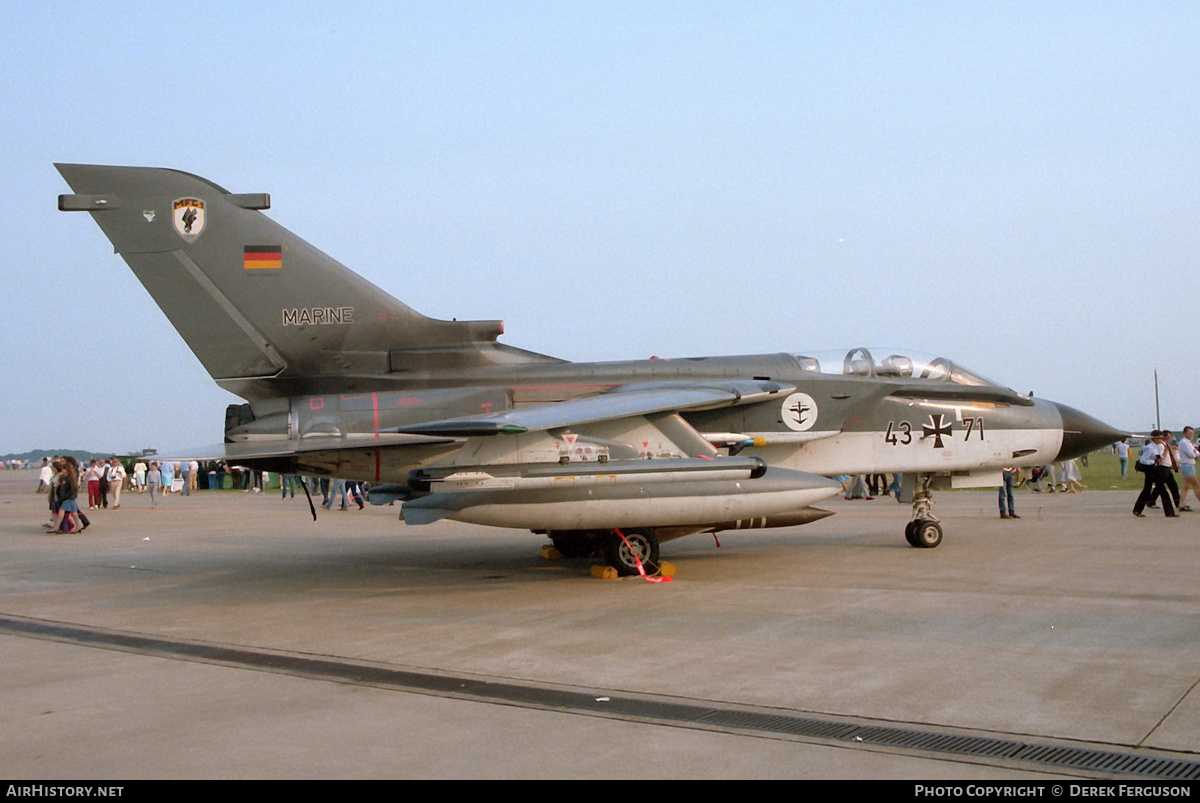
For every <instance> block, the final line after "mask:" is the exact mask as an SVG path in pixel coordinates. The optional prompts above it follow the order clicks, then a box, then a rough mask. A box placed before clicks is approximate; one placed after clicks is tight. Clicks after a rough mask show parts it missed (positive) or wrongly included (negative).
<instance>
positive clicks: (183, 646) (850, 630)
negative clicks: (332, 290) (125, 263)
mask: <svg viewBox="0 0 1200 803" xmlns="http://www.w3.org/2000/svg"><path fill="white" fill-rule="evenodd" d="M35 485H36V478H35V476H34V474H33V473H32V472H8V471H6V472H0V649H2V650H3V655H4V657H5V660H4V665H5V671H4V672H2V673H0V699H2V701H3V707H2V709H0V710H2V713H0V716H2V717H3V718H4V720H5V721H4V730H5V733H6V738H5V740H4V741H3V744H2V745H0V766H3V767H4V768H5V769H6V770H7V772H6V774H7V775H9V776H10V777H15V778H39V779H43V780H49V779H72V778H114V779H121V778H126V779H128V778H186V777H213V778H248V777H255V778H277V777H289V778H290V777H430V778H436V777H488V778H529V777H588V778H591V777H596V778H682V777H712V778H728V777H736V778H768V777H770V778H777V777H778V778H917V779H970V778H980V779H987V778H990V779H996V778H1007V779H1018V778H1063V777H1074V778H1098V777H1100V778H1103V777H1120V778H1130V779H1136V778H1147V777H1149V778H1164V777H1165V778H1192V779H1195V778H1200V756H1198V755H1197V750H1198V748H1200V701H1198V696H1200V692H1198V691H1197V682H1198V681H1200V591H1198V590H1197V587H1196V582H1195V578H1196V577H1197V576H1198V572H1197V570H1198V569H1200V551H1198V549H1197V547H1198V546H1200V540H1198V539H1200V513H1197V514H1192V516H1191V517H1188V516H1187V514H1185V516H1184V517H1182V518H1178V519H1165V518H1164V517H1162V516H1161V515H1158V516H1155V517H1148V518H1146V519H1135V518H1133V517H1132V516H1131V515H1130V513H1129V510H1130V508H1131V506H1132V502H1133V499H1132V498H1130V494H1128V493H1116V492H1101V491H1088V492H1086V493H1084V494H1081V495H1059V494H1056V495H1053V496H1041V495H1033V494H1027V493H1022V494H1021V495H1020V496H1019V497H1018V500H1017V504H1018V512H1019V513H1021V515H1022V517H1023V518H1021V519H1020V520H1018V521H1001V520H999V518H998V517H997V515H996V503H995V495H994V492H958V493H941V494H938V495H936V496H935V500H936V505H935V511H936V512H937V513H938V514H939V515H940V516H941V517H942V519H943V524H944V527H945V530H946V538H945V540H944V542H943V544H942V545H941V546H940V547H938V548H937V549H933V550H918V549H913V548H911V547H909V546H908V545H907V544H906V543H905V541H904V537H903V526H904V524H905V522H906V521H907V519H908V507H907V506H902V505H897V504H895V503H894V502H893V501H891V500H889V499H877V500H875V501H870V502H867V501H856V502H846V501H843V500H840V499H838V500H835V501H833V502H831V503H829V504H828V507H829V508H830V509H833V510H836V511H837V513H838V515H837V516H834V517H831V518H828V519H824V520H822V521H819V522H816V523H814V524H811V525H808V526H806V527H802V528H795V529H783V530H763V531H754V532H738V533H732V532H731V533H724V534H721V535H720V541H721V547H720V548H717V547H716V545H715V543H714V540H713V538H712V537H711V536H693V537H691V538H687V539H684V540H681V541H675V542H671V543H669V544H666V545H664V547H663V556H664V559H666V560H670V561H671V562H673V563H675V564H676V566H677V567H678V570H679V574H678V576H677V578H676V579H675V581H674V582H672V583H669V584H659V585H652V584H649V583H646V582H644V581H641V580H640V579H624V580H620V581H602V580H596V579H593V578H592V577H590V576H589V574H588V571H587V570H588V565H589V564H588V563H587V562H580V561H546V560H544V559H542V558H541V557H540V556H539V555H538V549H539V547H540V545H541V544H542V543H543V539H542V538H540V537H539V536H534V535H531V534H529V533H527V532H525V533H522V532H517V531H506V530H496V529H490V528H484V527H476V526H472V525H459V524H455V523H446V522H442V523H438V524H435V525H430V526H425V527H407V526H405V525H403V524H401V523H400V522H398V521H397V516H398V513H399V508H398V507H390V508H389V507H380V508H370V507H368V509H367V510H365V511H361V512H360V511H357V510H352V511H348V512H337V511H334V512H325V511H323V510H319V511H318V513H319V520H318V521H317V522H315V523H314V522H313V521H312V520H311V517H310V515H309V513H308V506H307V504H306V503H305V502H304V501H303V499H301V498H298V499H295V500H287V501H283V500H280V499H279V498H278V497H277V496H274V495H258V494H242V493H239V492H221V493H216V494H207V493H204V492H200V493H198V494H195V495H193V496H191V497H180V496H171V497H168V498H166V499H164V500H162V501H161V502H160V505H159V507H158V509H157V510H151V509H150V506H149V498H148V497H147V496H139V495H137V494H132V495H131V494H128V493H127V494H125V495H124V497H123V503H124V504H123V505H122V508H121V509H120V510H108V511H97V512H95V513H93V514H91V515H92V521H93V525H92V527H91V528H90V529H89V530H88V531H87V532H86V533H84V534H83V535H74V536H48V535H45V534H43V531H42V529H41V527H40V524H41V522H43V521H44V520H45V519H46V515H45V497H44V496H41V495H37V494H35V493H33V492H32V490H33V488H34V486H35Z"/></svg>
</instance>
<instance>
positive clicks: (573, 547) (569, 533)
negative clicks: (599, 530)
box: [549, 530, 603, 558]
mask: <svg viewBox="0 0 1200 803" xmlns="http://www.w3.org/2000/svg"><path fill="white" fill-rule="evenodd" d="M549 535H550V541H551V543H553V544H554V548H555V549H557V550H558V552H559V554H561V555H562V556H563V557H564V558H590V557H591V556H592V555H595V554H596V553H597V552H599V551H600V547H601V546H602V545H603V541H602V540H601V539H600V538H599V537H597V534H596V532H595V531H594V530H554V531H552V532H551V533H550V534H549Z"/></svg>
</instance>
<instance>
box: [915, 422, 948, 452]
mask: <svg viewBox="0 0 1200 803" xmlns="http://www.w3.org/2000/svg"><path fill="white" fill-rule="evenodd" d="M921 432H922V433H924V437H926V438H928V437H929V436H930V435H932V436H933V448H934V449H942V448H944V444H943V443H942V436H943V435H945V436H946V437H947V438H949V437H950V436H951V435H952V434H953V433H954V425H953V424H951V423H950V422H949V421H947V420H946V416H944V415H942V414H941V413H938V414H937V415H936V416H935V415H933V414H930V416H929V422H928V423H926V424H923V425H922V426H921Z"/></svg>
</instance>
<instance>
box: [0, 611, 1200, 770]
mask: <svg viewBox="0 0 1200 803" xmlns="http://www.w3.org/2000/svg"><path fill="white" fill-rule="evenodd" d="M0 632H5V633H9V634H12V635H17V636H28V637H32V638H45V639H53V640H56V641H68V642H73V643H76V644H81V645H85V646H91V647H101V648H107V649H116V650H122V651H127V652H137V653H143V654H150V655H157V656H161V657H169V658H177V659H181V660H185V661H204V662H208V663H220V664H227V665H231V666H240V667H249V668H253V669H259V670H263V671H268V672H279V673H282V674H289V675H297V676H301V677H308V678H314V679H319V680H332V681H339V682H344V683H358V684H363V685H369V686H376V687H382V688H391V689H396V690H400V691H408V692H417V693H422V694H431V695H436V696H444V697H456V698H461V699H472V700H478V701H480V702H497V703H501V702H502V703H505V704H507V705H514V704H516V705H525V706H528V707H530V708H541V709H548V710H553V711H563V712H566V713H574V714H586V715H591V716H602V717H609V718H621V719H632V720H637V721H640V722H649V723H658V724H663V725H672V726H675V727H695V728H704V729H709V730H722V731H729V732H735V733H741V734H746V735H754V734H761V735H764V736H765V735H781V736H792V737H803V738H811V739H822V740H827V741H833V742H837V743H843V744H844V743H852V744H863V745H873V746H877V747H891V748H898V749H902V750H909V751H914V752H928V753H940V754H943V755H954V756H961V757H966V758H977V759H993V760H1003V761H1007V762H1019V763H1023V764H1033V765H1038V766H1041V767H1054V768H1059V769H1068V770H1082V771H1086V772H1093V773H1102V774H1105V775H1131V776H1138V777H1141V778H1157V779H1162V780H1180V781H1184V780H1188V781H1194V780H1200V763H1197V762H1195V761H1186V760H1181V759H1172V758H1162V757H1158V756H1151V755H1145V754H1139V753H1120V752H1114V751H1109V750H1097V749H1092V748H1086V747H1068V746H1056V745H1040V744H1030V743H1028V742H1024V741H1021V740H1018V739H999V738H995V737H976V736H964V735H960V734H955V733H948V732H938V731H933V730H913V729H909V728H901V727H892V726H887V725H870V726H864V725H859V724H856V723H854V722H851V721H848V720H839V719H837V718H835V717H828V718H824V717H823V718H815V717H807V716H798V715H791V714H785V713H778V712H770V713H767V712H759V711H747V710H741V709H737V708H732V707H721V706H718V705H712V704H705V703H687V702H679V701H674V700H662V699H654V698H649V697H645V698H643V697H636V696H629V695H627V694H626V695H622V694H603V693H597V692H594V691H592V692H584V691H576V690H570V689H562V688H551V687H539V686H531V685H524V684H520V683H512V682H507V681H493V680H484V679H479V678H472V677H459V676H455V675H450V674H439V673H436V672H414V671H411V670H405V669H394V668H389V667H385V666H376V665H370V664H362V663H357V662H355V661H349V660H340V659H335V658H313V657H306V656H297V655H283V654H279V653H272V652H266V651H262V650H251V649H245V648H239V647H225V646H221V645H213V644H203V643H200V642H190V641H178V640H172V639H165V638H158V637H151V636H139V635H135V634H132V633H121V632H116V631H108V630H101V629H98V628H90V627H80V626H78V625H66V624H59V623H55V622H46V621H41V620H36V619H22V618H16V617H3V616H0Z"/></svg>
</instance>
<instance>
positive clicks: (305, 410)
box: [57, 164, 1124, 573]
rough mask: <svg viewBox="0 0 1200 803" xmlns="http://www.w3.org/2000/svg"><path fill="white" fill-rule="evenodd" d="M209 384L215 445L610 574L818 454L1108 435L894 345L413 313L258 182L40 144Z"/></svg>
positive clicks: (1054, 456)
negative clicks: (618, 337) (742, 351)
mask: <svg viewBox="0 0 1200 803" xmlns="http://www.w3.org/2000/svg"><path fill="white" fill-rule="evenodd" d="M57 167H58V170H59V172H60V173H61V174H62V176H63V178H64V179H66V181H67V183H68V184H69V185H70V186H71V189H72V190H73V193H72V194H69V195H61V196H59V200H58V207H59V209H61V210H64V211H85V212H90V213H91V215H92V218H93V219H94V220H95V221H96V223H97V224H98V225H99V226H100V228H101V230H103V232H104V234H105V235H106V236H107V237H108V238H109V240H111V241H112V243H113V246H114V247H115V249H116V253H118V254H120V255H121V256H122V257H123V258H124V259H125V261H126V262H127V263H128V264H129V267H130V268H132V269H133V272H134V274H136V275H137V277H138V279H139V280H140V281H141V282H142V284H143V285H144V286H145V287H146V289H147V290H148V291H149V292H150V295H151V296H153V297H154V300H155V301H156V302H157V303H158V305H159V306H160V307H161V308H162V310H163V312H164V313H166V316H167V318H169V319H170V321H171V323H172V324H173V325H174V326H175V328H176V329H177V330H178V331H179V333H180V334H181V335H182V336H183V338H184V340H186V341H187V344H188V346H189V347H191V349H192V351H193V352H194V353H195V355H196V356H197V357H198V358H199V359H200V362H201V363H202V364H203V365H204V367H205V368H206V369H207V370H208V372H209V374H211V375H212V377H213V378H214V379H215V380H216V382H217V384H218V385H220V386H221V387H223V388H225V389H227V390H229V391H231V392H233V393H235V394H237V395H239V396H241V397H242V398H244V399H246V401H247V403H246V404H241V405H230V406H229V408H228V409H227V410H226V413H225V441H226V443H225V447H224V448H225V452H226V457H227V459H229V460H230V461H231V462H236V463H239V464H241V465H246V466H250V467H256V468H262V469H265V470H274V471H282V472H287V473H296V474H306V475H322V476H334V477H342V478H346V479H358V480H365V481H368V482H370V483H372V493H371V498H372V501H374V502H377V503H381V502H385V501H394V500H402V501H403V505H402V516H403V519H404V521H405V522H406V523H408V524H414V525H415V524H425V523H428V522H433V521H437V520H438V519H443V518H445V519H453V520H456V521H463V522H473V523H476V524H483V525H490V526H495V527H516V528H522V529H530V530H533V531H534V532H536V533H544V534H546V535H548V536H549V538H550V539H551V540H552V541H553V543H554V545H555V546H556V547H557V548H558V549H559V550H560V551H561V552H562V553H563V554H565V555H568V556H583V555H591V554H595V553H603V554H604V555H605V557H606V558H607V560H608V561H609V562H610V563H611V564H612V565H614V566H616V567H617V569H618V570H619V571H621V572H624V573H633V572H634V571H636V570H637V567H638V563H639V561H640V562H641V563H643V564H649V565H650V566H651V567H653V566H654V565H655V564H657V562H658V560H659V544H660V542H662V541H667V540H670V539H674V538H679V537H682V536H685V535H689V534H693V533H701V532H716V531H719V530H727V529H746V528H760V527H787V526H795V525H799V524H805V523H808V522H810V521H814V520H816V519H819V518H822V517H824V516H826V515H830V514H829V513H828V512H827V511H823V510H819V509H816V508H814V507H812V505H814V504H815V503H817V502H820V501H821V500H823V499H826V498H828V497H830V496H832V495H833V494H835V493H838V492H839V491H840V490H841V486H840V484H839V483H837V482H835V481H834V480H832V479H829V478H828V477H829V476H830V475H835V474H860V473H883V472H889V473H891V472H895V473H900V474H902V475H903V482H902V489H903V498H904V499H905V501H908V500H909V499H911V502H912V520H911V521H910V522H909V523H908V525H907V527H906V528H905V536H906V538H907V540H908V542H909V543H910V544H912V545H913V546H915V547H935V546H937V545H938V544H939V543H940V542H941V539H942V528H941V525H940V523H939V520H938V518H937V516H936V515H934V513H933V511H932V508H931V505H932V499H931V495H930V493H931V490H932V489H933V488H934V487H935V485H941V484H942V483H944V482H946V481H947V480H948V484H949V485H950V486H952V487H985V486H993V487H994V486H997V485H999V484H1001V470H1002V469H1003V468H1005V467H1008V466H1031V465H1041V464H1045V463H1050V462H1052V461H1058V460H1064V459H1068V458H1071V457H1075V456H1079V455H1083V454H1086V453H1088V452H1090V451H1092V450H1094V449H1096V448H1099V447H1101V446H1103V445H1106V444H1108V443H1111V442H1113V441H1115V440H1117V439H1119V438H1120V437H1122V436H1123V435H1124V433H1122V432H1119V431H1117V430H1115V429H1113V428H1111V427H1109V426H1107V425H1105V424H1103V423H1101V422H1099V421H1097V420H1095V419H1094V418H1091V417H1089V416H1087V415H1085V414H1083V413H1081V412H1079V411H1077V410H1074V409H1072V408H1070V407H1066V406H1063V405H1061V404H1056V403H1054V402H1051V401H1044V400H1041V399H1035V398H1031V397H1027V396H1021V395H1018V394H1017V393H1015V392H1013V391H1012V390H1010V389H1009V388H1006V387H1003V386H1000V385H997V384H995V383H994V382H991V381H989V380H987V379H984V378H983V377H981V376H979V375H978V374H974V373H972V372H970V371H968V370H966V369H965V368H963V367H962V366H960V365H957V364H955V363H952V362H950V361H949V360H946V359H943V358H940V357H930V356H925V355H920V354H915V353H911V352H905V351H901V350H895V349H883V350H880V349H874V348H872V349H866V348H851V349H847V350H844V351H840V352H835V353H828V354H826V353H811V352H805V353H796V354H755V355H748V356H739V357H699V358H689V359H674V360H662V359H650V360H631V361H627V362H604V363H570V362H565V361H563V360H559V359H556V358H554V357H548V356H545V355H542V354H535V353H533V352H529V351H524V350H522V349H518V348H514V347H512V346H508V345H505V344H502V343H499V342H497V338H498V337H499V336H500V335H501V334H502V333H503V325H502V324H501V322H500V321H457V320H453V321H443V320H436V319H433V318H427V317H425V316H424V315H422V314H420V313H418V312H416V311H414V310H413V309H411V308H409V307H408V306H406V305H404V304H402V303H401V302H399V301H397V300H396V299H394V298H392V297H391V296H390V295H388V294H387V293H385V292H383V291H382V290H380V289H378V288H377V287H375V286H373V285H371V284H370V283H369V282H367V281H366V280H364V279H362V278H361V277H360V276H358V275H357V274H355V273H353V272H352V271H350V270H349V269H347V268H346V267H345V266H343V265H341V264H340V263H338V262H337V261H335V260H333V259H332V258H330V257H329V256H326V255H325V254H324V253H322V252H320V251H318V250H317V249H316V248H313V247H312V246H311V245H309V244H308V243H307V242H305V241H304V240H301V239H300V238H299V237H296V236H295V235H294V234H292V233H291V232H289V231H287V230H286V229H284V228H283V227H282V226H280V225H278V224H277V223H275V222H274V221H272V220H271V219H270V218H268V217H267V216H266V215H264V214H263V212H262V210H264V209H267V208H269V206H270V199H269V196H267V195H266V194H239V193H231V192H228V191H227V190H225V189H222V188H221V187H219V186H217V185H216V184H213V183H212V182H210V181H207V180H205V179H202V178H199V177H198V176H194V175H191V174H188V173H183V172H179V171H176V170H167V169H158V168H139V167H110V166H101V165H77V164H60V165H57Z"/></svg>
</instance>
